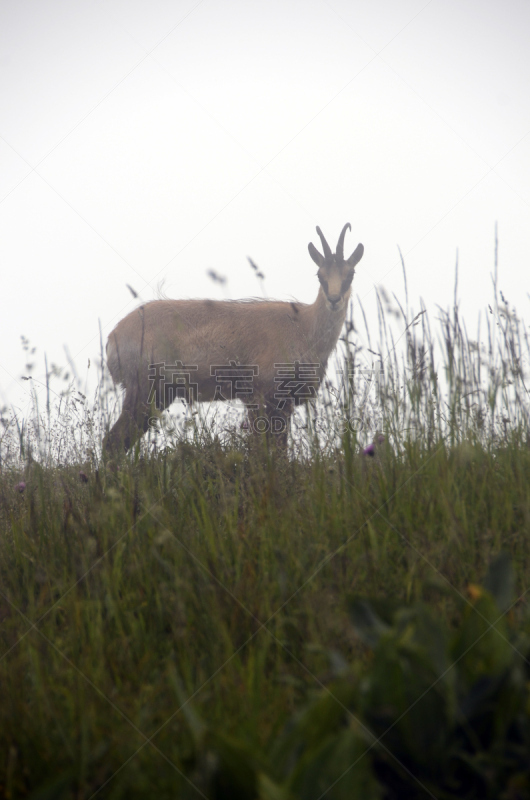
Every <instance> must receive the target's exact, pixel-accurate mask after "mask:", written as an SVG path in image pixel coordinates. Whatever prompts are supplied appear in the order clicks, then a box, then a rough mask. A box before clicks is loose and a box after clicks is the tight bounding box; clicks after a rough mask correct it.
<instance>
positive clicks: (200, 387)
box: [104, 223, 364, 451]
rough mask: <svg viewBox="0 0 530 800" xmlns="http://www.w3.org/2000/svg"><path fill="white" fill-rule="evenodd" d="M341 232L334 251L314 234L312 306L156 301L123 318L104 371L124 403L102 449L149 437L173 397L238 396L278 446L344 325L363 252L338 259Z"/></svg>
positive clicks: (254, 424)
mask: <svg viewBox="0 0 530 800" xmlns="http://www.w3.org/2000/svg"><path fill="white" fill-rule="evenodd" d="M348 228H349V229H350V230H351V225H350V224H349V223H346V225H345V226H344V228H343V229H342V232H341V234H340V237H339V241H338V243H337V249H336V253H335V254H333V253H332V252H331V249H330V247H329V245H328V243H327V241H326V239H325V238H324V235H323V233H322V231H321V230H320V228H318V227H317V229H316V230H317V233H318V235H319V237H320V240H321V242H322V248H323V251H324V255H322V254H321V253H320V252H319V251H318V250H317V249H316V247H315V246H314V245H313V244H312V243H310V244H309V254H310V256H311V258H312V259H313V261H314V262H315V263H316V264H317V266H318V272H317V276H318V280H319V281H320V288H319V291H318V295H317V298H316V300H315V302H314V303H312V304H311V305H308V304H305V303H298V302H280V301H277V300H258V299H249V300H226V301H225V300H153V301H151V302H150V303H146V304H144V305H142V306H140V307H139V308H138V309H136V310H135V311H132V312H131V313H130V314H128V316H126V317H125V318H124V319H122V320H121V322H119V323H118V325H117V326H116V327H115V328H114V330H113V331H112V333H111V334H110V336H109V339H108V342H107V364H108V368H109V371H110V374H111V376H112V379H113V381H114V383H115V384H122V385H123V386H124V388H125V398H124V401H123V408H122V411H121V414H120V416H119V418H118V420H117V422H116V423H115V425H114V426H113V427H112V429H111V430H110V432H109V433H108V434H107V436H106V437H105V440H104V447H105V448H107V449H108V450H110V451H116V450H117V449H119V448H125V450H128V449H129V448H130V447H131V446H132V445H133V444H134V443H135V442H136V441H137V440H138V439H139V438H140V436H142V434H143V433H145V431H146V430H147V428H148V425H149V416H150V409H151V408H152V407H153V405H154V406H155V407H156V408H158V409H163V408H165V407H166V406H168V405H169V404H170V403H171V402H172V401H173V400H174V399H176V397H177V396H180V397H182V399H184V400H185V401H187V402H188V403H195V402H202V401H207V400H231V399H236V398H239V399H241V400H242V401H243V402H244V403H245V405H246V406H247V410H248V414H249V417H250V422H251V427H252V428H253V429H254V431H265V432H272V433H278V435H279V439H280V440H281V441H282V442H284V443H285V442H286V440H287V425H288V422H289V417H290V415H291V413H292V411H293V406H294V405H296V404H298V401H299V400H300V398H301V397H302V398H305V399H307V398H308V397H309V396H314V395H315V394H316V390H317V389H318V385H319V384H320V383H321V382H322V380H323V378H324V375H325V372H326V367H327V363H328V359H329V356H330V354H331V352H332V351H333V349H334V347H335V345H336V343H337V340H338V337H339V334H340V332H341V329H342V326H343V324H344V320H345V317H346V310H347V306H348V300H349V297H350V292H351V283H352V280H353V275H354V271H355V265H356V264H357V263H358V262H359V261H360V260H361V258H362V256H363V252H364V247H363V245H362V244H359V245H357V248H356V249H355V251H354V253H353V254H352V255H351V256H350V257H349V258H348V259H345V258H344V237H345V235H346V230H347V229H348ZM304 376H305V378H304ZM304 381H305V382H304ZM300 384H301V391H300ZM293 386H298V388H297V389H296V390H295V389H293ZM234 388H235V395H234V391H233V389H234ZM230 390H232V391H230ZM227 393H228V394H229V395H230V396H228V397H227V396H226V394H227Z"/></svg>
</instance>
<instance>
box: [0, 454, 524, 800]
mask: <svg viewBox="0 0 530 800" xmlns="http://www.w3.org/2000/svg"><path fill="white" fill-rule="evenodd" d="M258 446H259V443H252V442H251V443H249V444H248V446H247V448H246V449H245V448H242V449H238V450H236V449H233V450H231V449H226V448H223V447H221V446H220V445H219V444H218V443H215V442H212V443H211V445H210V447H208V448H206V447H202V448H196V447H194V446H192V445H189V444H183V445H182V446H181V447H180V448H179V449H178V450H177V451H175V452H166V453H165V454H161V455H158V456H156V457H153V458H149V457H148V458H145V459H140V458H136V460H135V459H132V460H130V461H128V462H124V463H123V464H121V465H120V467H119V468H116V467H113V466H112V465H111V468H109V469H103V468H101V469H100V470H98V471H95V470H91V468H90V467H89V466H88V465H85V466H84V468H83V470H82V473H81V474H80V473H79V469H78V468H76V469H74V468H69V467H64V468H56V469H50V468H43V467H42V466H40V465H39V464H38V463H36V462H30V463H29V464H28V466H27V469H26V471H25V473H24V474H23V475H20V474H15V473H12V474H11V473H9V474H8V473H5V475H4V480H3V482H2V486H1V493H0V524H1V535H0V559H1V560H0V569H1V587H2V588H1V595H0V597H1V610H0V614H1V628H0V642H1V652H0V675H1V682H2V687H3V688H2V693H3V702H2V704H1V705H0V748H1V752H2V753H3V754H4V756H3V761H2V762H0V785H1V787H2V788H1V791H2V792H3V794H4V796H6V797H12V798H14V797H33V798H46V797H49V798H51V797H53V798H74V797H75V798H80V797H84V798H89V797H92V796H93V795H94V793H96V792H97V793H98V794H97V796H101V797H109V798H120V797H127V798H131V797H132V798H134V797H138V798H140V797H151V796H156V797H158V798H164V797H168V798H169V797H175V796H177V797H190V798H192V797H201V796H205V797H208V798H214V797H215V798H221V797H226V798H237V797H241V798H247V797H248V798H256V797H262V798H287V797H290V798H297V797H299V798H313V797H314V798H318V797H321V796H325V797H329V798H340V797H346V796H348V797H351V796H352V793H353V795H354V796H355V794H357V795H358V796H363V797H374V798H377V797H389V798H392V797H402V796H408V797H430V796H435V797H459V796H461V797H477V798H478V797H492V798H493V797H501V796H502V797H506V798H512V797H513V798H519V797H527V796H529V794H528V786H527V783H525V780H526V778H525V774H526V773H525V764H527V762H525V759H526V758H527V754H528V752H530V750H529V728H528V663H527V661H526V660H525V659H527V658H528V645H527V639H526V633H525V632H526V630H527V626H526V621H525V620H526V616H525V608H526V606H525V597H524V592H525V589H526V587H527V586H528V585H529V579H530V560H529V555H530V537H529V527H530V501H529V499H528V492H527V487H528V484H529V481H530V451H529V449H528V448H527V446H526V443H525V442H524V441H520V440H519V441H517V440H515V439H514V441H512V442H507V443H506V446H505V447H503V448H498V449H496V450H492V451H490V452H488V451H486V450H484V448H482V447H481V446H480V445H478V444H477V445H476V444H473V443H472V442H467V443H465V444H463V445H460V446H458V447H455V448H453V449H447V447H446V446H445V445H444V443H443V442H439V443H437V444H436V445H435V446H434V447H433V448H432V449H430V450H426V449H422V448H421V447H420V446H419V445H415V444H413V443H409V445H408V446H407V449H406V453H405V455H404V456H403V457H402V458H399V459H398V458H396V457H395V456H394V455H393V454H392V453H391V452H390V451H389V450H386V449H385V447H384V446H383V447H382V449H381V452H380V453H379V454H378V456H377V457H374V458H369V457H365V458H362V457H360V456H359V455H358V454H357V452H358V451H357V448H356V447H355V442H353V441H351V440H345V441H344V443H343V447H342V449H341V450H340V451H337V452H336V453H334V454H332V455H330V456H327V457H324V456H320V457H319V456H318V455H317V456H315V458H314V459H313V460H312V461H310V462H307V463H301V462H296V461H289V460H288V459H287V458H285V457H282V455H281V454H278V453H274V452H272V451H271V452H261V451H260V452H259V453H257V452H254V451H253V449H252V448H253V447H258ZM21 479H23V481H21ZM22 482H23V483H24V487H23V488H21V483H22ZM501 550H503V551H505V552H506V553H507V554H509V556H510V558H511V561H512V563H513V570H514V575H515V577H514V579H513V581H512V580H511V578H510V577H509V575H510V571H509V569H508V565H507V562H506V561H502V560H501V561H500V562H495V563H496V564H497V566H496V569H497V572H495V571H494V572H493V574H490V577H489V578H488V581H489V582H487V583H486V586H487V587H488V588H487V589H481V588H478V587H479V585H480V584H481V583H482V581H483V579H484V576H485V575H486V573H487V571H488V565H489V564H490V562H492V561H494V560H495V558H496V557H497V555H498V553H499V552H500V551H501ZM499 565H500V566H499ZM496 575H497V577H495V576H496ZM353 595H354V596H357V597H358V598H359V597H372V598H376V600H375V601H370V602H368V601H362V600H360V599H357V600H352V599H351V598H352V596H353ZM348 598H350V600H348ZM512 598H513V599H516V598H521V599H519V600H518V601H517V602H516V603H515V605H512ZM423 693H425V694H423ZM350 767H351V768H350ZM341 776H342V777H341ZM337 781H338V782H337ZM503 792H504V794H503Z"/></svg>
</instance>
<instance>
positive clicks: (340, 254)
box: [335, 222, 351, 261]
mask: <svg viewBox="0 0 530 800" xmlns="http://www.w3.org/2000/svg"><path fill="white" fill-rule="evenodd" d="M348 228H349V229H350V231H351V225H350V223H349V222H347V223H346V225H345V226H344V228H343V229H342V231H341V234H340V236H339V241H338V242H337V252H336V254H335V255H336V256H337V259H338V260H339V261H344V237H345V236H346V231H347V229H348Z"/></svg>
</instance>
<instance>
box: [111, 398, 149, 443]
mask: <svg viewBox="0 0 530 800" xmlns="http://www.w3.org/2000/svg"><path fill="white" fill-rule="evenodd" d="M144 394H145V393H144ZM139 395H141V393H140V392H138V391H136V392H132V393H131V392H127V394H126V396H125V400H124V401H123V408H122V410H121V414H120V416H119V417H118V419H117V421H116V422H115V424H114V425H113V426H112V428H111V430H110V431H109V433H108V434H107V436H105V439H104V440H103V448H104V449H105V450H107V451H108V452H113V453H118V452H120V451H121V452H123V451H124V450H125V452H127V451H128V450H130V448H131V447H132V446H133V445H134V444H135V443H136V442H137V441H138V439H139V438H140V437H141V436H143V434H144V433H145V432H146V431H147V428H148V427H149V406H148V405H147V403H145V402H141V401H140V399H139ZM145 398H146V399H147V394H145Z"/></svg>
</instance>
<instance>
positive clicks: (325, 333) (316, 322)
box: [307, 287, 350, 368]
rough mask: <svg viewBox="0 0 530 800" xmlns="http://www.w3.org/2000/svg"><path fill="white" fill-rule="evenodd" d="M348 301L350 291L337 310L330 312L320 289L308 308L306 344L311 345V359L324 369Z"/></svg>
mask: <svg viewBox="0 0 530 800" xmlns="http://www.w3.org/2000/svg"><path fill="white" fill-rule="evenodd" d="M349 299H350V291H348V292H347V293H346V294H345V295H344V297H343V301H342V304H341V305H340V306H339V308H337V309H336V310H335V311H332V310H331V309H330V307H329V305H328V302H327V300H326V295H325V294H324V291H323V289H322V287H321V288H320V289H319V292H318V295H317V299H316V300H315V302H314V303H313V304H312V305H311V306H308V309H307V310H308V312H309V314H308V316H309V326H308V330H307V337H308V342H309V343H310V345H311V351H312V353H313V357H314V358H317V359H318V361H319V363H320V364H321V365H322V366H323V367H324V368H325V366H326V364H327V361H328V358H329V356H330V354H331V352H332V351H333V349H334V347H335V345H336V344H337V340H338V338H339V336H340V332H341V330H342V326H343V325H344V320H345V319H346V311H347V310H348V302H349Z"/></svg>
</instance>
